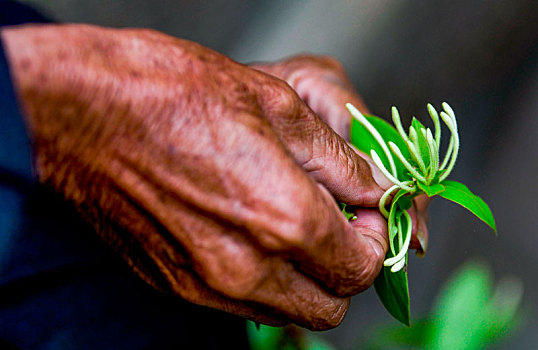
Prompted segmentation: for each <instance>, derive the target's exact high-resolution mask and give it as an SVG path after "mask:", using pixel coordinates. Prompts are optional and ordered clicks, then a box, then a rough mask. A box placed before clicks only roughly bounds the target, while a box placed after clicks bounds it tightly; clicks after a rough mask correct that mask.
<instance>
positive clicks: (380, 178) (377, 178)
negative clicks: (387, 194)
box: [349, 144, 393, 190]
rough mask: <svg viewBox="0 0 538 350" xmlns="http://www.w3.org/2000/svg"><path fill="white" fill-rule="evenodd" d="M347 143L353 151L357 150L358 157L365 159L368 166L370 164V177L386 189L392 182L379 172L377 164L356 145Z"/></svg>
mask: <svg viewBox="0 0 538 350" xmlns="http://www.w3.org/2000/svg"><path fill="white" fill-rule="evenodd" d="M349 145H350V146H351V147H352V148H353V149H354V150H355V152H357V154H358V155H359V157H361V158H362V159H364V160H365V161H366V163H368V166H370V170H371V172H372V177H373V179H374V181H375V182H376V183H377V185H378V186H379V187H381V188H382V189H384V190H386V189H388V188H390V187H391V186H392V185H393V183H392V182H391V181H390V180H389V179H387V177H386V176H385V175H383V173H382V172H381V170H379V168H378V167H377V165H375V163H374V162H373V160H372V158H370V157H369V156H368V155H366V154H365V153H363V152H361V151H359V150H358V149H357V147H355V146H354V145H352V144H349Z"/></svg>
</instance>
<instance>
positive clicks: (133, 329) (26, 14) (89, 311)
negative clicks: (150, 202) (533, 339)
mask: <svg viewBox="0 0 538 350" xmlns="http://www.w3.org/2000/svg"><path fill="white" fill-rule="evenodd" d="M44 21H46V19H45V18H44V17H43V16H41V15H40V14H39V13H38V12H36V11H35V10H33V9H31V8H29V7H27V6H24V5H21V4H18V3H16V2H13V1H4V0H0V25H16V24H22V23H28V22H44ZM1 47H2V45H1V43H0V349H12V348H17V347H18V348H22V349H26V350H32V349H77V350H84V349H118V350H122V349H129V350H136V349H170V348H175V349H229V348H232V349H246V348H248V344H247V340H246V339H247V338H246V331H245V323H244V320H243V319H241V318H239V317H235V316H232V315H229V314H226V313H223V312H219V311H216V310H212V309H208V308H204V307H200V306H196V305H193V304H190V303H187V302H185V301H183V300H181V299H180V298H178V297H177V296H174V295H165V294H163V293H160V292H158V291H156V290H154V289H152V288H151V287H149V286H148V285H146V284H145V283H144V282H142V281H141V280H140V279H139V278H137V277H136V276H134V274H133V273H132V271H131V270H130V269H128V268H127V267H126V265H125V264H124V263H123V261H121V259H120V258H119V257H118V256H116V255H115V254H112V252H111V251H110V250H109V249H108V248H107V247H106V246H105V245H104V244H103V243H102V242H101V241H100V240H99V239H98V238H97V235H96V234H95V233H94V232H93V230H92V228H91V227H89V225H87V224H86V223H85V222H83V221H82V220H81V219H80V217H79V216H78V215H77V213H76V211H75V210H74V209H73V208H72V207H71V206H70V205H69V204H68V203H65V201H64V200H63V199H62V198H61V196H59V195H58V194H56V193H54V192H53V191H51V190H50V189H46V188H43V187H41V186H39V185H38V184H36V181H35V179H34V177H33V174H32V166H31V150H30V142H29V138H28V136H27V134H26V131H25V125H24V122H23V118H22V116H21V113H20V111H19V109H18V107H17V101H16V96H15V93H14V89H13V85H12V83H11V79H10V73H9V69H8V68H9V67H8V63H9V62H8V61H7V60H6V56H5V54H4V51H3V50H2V49H1ZM13 344H16V346H17V347H16V346H15V345H13Z"/></svg>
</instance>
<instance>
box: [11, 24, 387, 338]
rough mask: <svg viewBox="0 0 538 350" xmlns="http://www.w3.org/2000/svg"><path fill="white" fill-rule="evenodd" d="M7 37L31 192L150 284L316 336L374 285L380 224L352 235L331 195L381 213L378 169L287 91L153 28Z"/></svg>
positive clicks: (371, 220) (14, 31)
mask: <svg viewBox="0 0 538 350" xmlns="http://www.w3.org/2000/svg"><path fill="white" fill-rule="evenodd" d="M2 38H3V40H4V43H5V45H6V48H7V54H8V58H9V60H10V62H11V69H12V73H13V76H14V80H15V85H16V87H17V91H18V94H19V97H20V100H21V104H22V106H23V108H24V111H25V115H26V118H27V120H26V121H27V124H28V128H29V131H30V133H31V136H32V140H33V146H34V153H35V157H36V159H35V161H36V169H37V172H38V175H39V178H40V180H41V181H42V182H43V183H45V184H48V185H50V186H53V187H54V188H55V189H56V190H57V191H59V192H61V193H63V194H64V195H65V197H66V198H67V199H68V200H70V201H71V202H73V203H74V204H75V206H76V207H77V208H78V209H79V210H80V211H81V213H82V214H83V215H84V216H85V217H86V218H87V219H88V220H89V221H90V222H92V223H93V224H94V226H95V228H96V231H97V232H98V233H99V234H100V235H101V236H102V237H103V238H104V239H105V240H106V241H108V242H109V243H110V244H112V245H113V246H114V247H116V249H117V250H118V251H119V252H120V253H121V254H122V255H123V256H124V258H125V259H126V260H127V261H128V262H129V264H130V265H131V266H132V267H133V269H134V270H135V271H136V272H137V273H138V274H140V275H141V276H142V277H143V278H144V279H145V280H146V281H148V282H149V283H151V284H152V285H154V286H156V287H158V288H160V289H163V290H167V291H172V292H174V293H177V294H179V295H181V296H182V297H183V298H185V299H186V300H189V301H191V302H194V303H197V304H201V305H206V306H210V307H214V308H218V309H221V310H225V311H227V312H232V313H235V314H238V315H243V316H245V317H248V318H251V319H253V320H256V321H259V322H263V323H268V324H273V325H281V324H285V323H288V322H295V323H297V324H299V325H301V326H304V327H307V328H310V329H315V330H322V329H327V328H331V327H335V326H336V325H338V324H339V323H340V322H341V320H342V319H343V317H344V315H345V313H346V310H347V308H348V305H349V297H348V296H350V295H353V294H356V293H358V292H360V291H362V290H364V289H366V288H368V287H369V286H370V285H371V284H372V283H373V280H374V278H375V277H376V276H377V274H378V272H379V271H380V268H381V266H382V262H383V259H384V256H385V252H386V250H387V233H386V223H385V221H384V220H383V218H382V216H381V215H380V214H379V212H378V211H377V210H376V209H364V210H361V211H360V212H359V213H358V215H359V219H358V220H356V221H354V222H353V223H350V222H348V221H347V220H346V219H345V218H344V216H343V215H342V214H341V213H340V211H339V209H338V207H337V205H336V202H335V199H334V198H336V199H337V200H339V201H343V202H346V203H348V204H354V205H360V206H362V207H375V206H376V205H377V202H378V200H379V198H380V196H381V195H382V193H383V188H381V187H380V186H379V185H378V184H377V183H376V182H375V180H374V177H373V176H372V171H374V175H375V174H377V173H376V171H377V169H376V168H375V167H374V168H371V167H370V166H369V165H368V163H367V162H365V161H364V160H363V159H362V158H360V157H359V156H358V155H357V154H356V153H355V152H354V151H353V150H352V149H351V148H350V147H349V146H348V145H347V144H346V142H345V141H344V140H343V139H342V138H341V137H340V136H338V135H337V134H336V133H335V132H333V131H332V130H331V128H329V127H328V126H327V125H326V124H325V123H324V122H322V120H321V119H320V118H319V117H318V116H317V115H316V114H315V113H314V112H313V111H312V110H311V109H310V108H309V107H308V106H307V105H306V104H305V103H304V102H303V101H302V100H301V99H300V98H299V96H298V95H297V94H296V93H295V92H294V91H293V90H292V89H291V88H290V87H289V85H287V84H286V83H284V82H283V81H281V80H279V79H277V78H275V77H272V76H270V75H267V74H265V73H262V72H259V71H257V70H254V69H251V68H249V67H246V66H243V65H240V64H238V63H236V62H233V61H231V60H229V59H227V58H226V57H223V56H222V55H219V54H217V53H215V52H213V51H211V50H209V49H207V48H204V47H202V46H200V45H197V44H195V43H192V42H188V41H184V40H179V39H176V38H172V37H169V36H166V35H163V34H160V33H157V32H154V31H148V30H111V29H102V28H98V27H92V26H83V25H61V26H24V27H18V28H10V29H4V30H3V31H2ZM375 178H379V175H375ZM333 197H334V198H333Z"/></svg>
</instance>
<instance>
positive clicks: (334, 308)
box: [308, 298, 349, 331]
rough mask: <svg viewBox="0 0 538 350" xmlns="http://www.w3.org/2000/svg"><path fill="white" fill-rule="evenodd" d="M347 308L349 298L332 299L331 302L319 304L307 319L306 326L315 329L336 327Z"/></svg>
mask: <svg viewBox="0 0 538 350" xmlns="http://www.w3.org/2000/svg"><path fill="white" fill-rule="evenodd" d="M348 309H349V298H345V299H340V298H338V299H333V300H331V302H328V303H326V304H323V305H320V306H319V307H318V309H317V310H316V312H314V314H313V316H311V319H310V320H309V322H308V323H309V325H308V328H310V329H311V330H315V331H324V330H328V329H332V328H335V327H338V326H339V325H340V324H341V323H342V321H343V320H344V317H345V316H346V313H347V311H348Z"/></svg>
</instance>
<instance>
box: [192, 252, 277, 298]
mask: <svg viewBox="0 0 538 350" xmlns="http://www.w3.org/2000/svg"><path fill="white" fill-rule="evenodd" d="M196 258H198V259H197V260H198V263H199V264H200V266H201V268H200V269H198V270H199V274H200V275H201V277H202V279H203V280H205V282H206V283H207V284H208V285H209V286H210V287H211V288H213V289H215V290H217V291H219V292H221V293H223V294H224V295H227V296H229V297H232V298H235V299H247V298H248V296H249V295H252V293H254V292H255V290H256V288H257V287H258V285H259V284H260V283H261V281H263V280H264V278H265V277H266V275H267V271H266V268H265V265H266V264H264V262H263V259H262V257H261V256H260V254H259V253H258V252H257V251H256V250H255V249H253V248H247V247H244V246H238V245H235V244H223V245H221V246H220V247H218V249H211V250H210V251H208V252H205V253H204V254H199V255H198V256H197V257H196Z"/></svg>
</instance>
